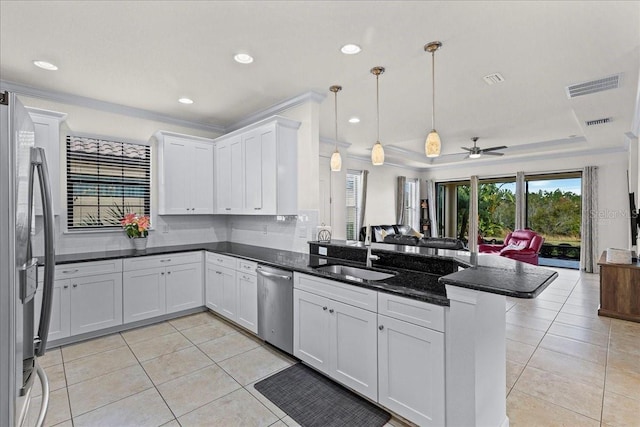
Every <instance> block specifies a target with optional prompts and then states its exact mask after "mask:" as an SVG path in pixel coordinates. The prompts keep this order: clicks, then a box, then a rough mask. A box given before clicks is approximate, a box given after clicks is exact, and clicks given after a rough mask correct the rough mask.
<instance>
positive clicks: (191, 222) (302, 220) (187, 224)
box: [33, 211, 318, 256]
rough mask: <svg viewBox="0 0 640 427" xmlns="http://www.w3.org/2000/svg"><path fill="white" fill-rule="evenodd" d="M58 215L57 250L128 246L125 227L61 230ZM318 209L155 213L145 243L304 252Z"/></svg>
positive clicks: (37, 246) (37, 244)
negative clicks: (289, 212) (255, 213)
mask: <svg viewBox="0 0 640 427" xmlns="http://www.w3.org/2000/svg"><path fill="white" fill-rule="evenodd" d="M60 219H61V217H60V216H56V217H55V223H56V235H55V239H56V253H57V254H71V253H83V252H102V251H111V250H121V249H131V248H133V244H132V243H131V241H130V240H129V239H128V238H127V237H126V236H125V234H124V231H121V230H118V231H110V232H93V233H91V232H66V233H65V232H63V231H62V230H63V226H62V224H61V223H60ZM63 220H64V218H63ZM317 225H318V211H300V212H299V214H298V215H297V216H287V217H276V216H249V215H236V216H222V215H203V216H199V215H184V216H173V215H171V216H156V217H155V219H154V223H153V230H151V231H150V232H149V242H148V245H147V247H149V248H152V247H156V246H167V245H186V244H191V243H208V242H220V241H227V240H228V241H231V242H234V243H242V244H246V245H253V246H261V247H267V248H274V249H283V250H288V251H292V252H301V253H307V252H308V251H309V245H308V241H309V240H315V234H316V227H317ZM43 240H44V236H43V233H42V217H36V234H35V236H34V239H33V243H34V246H33V247H34V255H36V256H39V255H42V252H43V248H44V242H43Z"/></svg>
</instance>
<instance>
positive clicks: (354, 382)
mask: <svg viewBox="0 0 640 427" xmlns="http://www.w3.org/2000/svg"><path fill="white" fill-rule="evenodd" d="M329 317H330V318H331V333H330V335H331V342H330V343H329V344H330V350H331V370H330V372H329V375H331V376H332V377H333V378H334V379H335V380H336V381H339V382H340V383H342V384H344V385H346V386H348V387H351V388H352V389H354V390H355V391H357V392H359V393H361V394H363V395H365V396H367V397H368V398H370V399H373V400H376V399H377V398H378V358H377V351H378V336H377V335H378V334H377V331H378V325H377V323H378V322H377V315H376V313H373V312H371V311H367V310H363V309H361V308H358V307H354V306H351V305H347V304H343V303H340V302H337V301H333V300H329Z"/></svg>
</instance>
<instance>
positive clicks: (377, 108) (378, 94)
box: [376, 74, 380, 142]
mask: <svg viewBox="0 0 640 427" xmlns="http://www.w3.org/2000/svg"><path fill="white" fill-rule="evenodd" d="M379 77H380V74H376V114H377V116H378V117H377V122H378V138H377V139H376V142H380V85H379V84H378V78H379Z"/></svg>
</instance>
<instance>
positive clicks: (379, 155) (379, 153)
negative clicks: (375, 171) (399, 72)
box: [371, 67, 384, 166]
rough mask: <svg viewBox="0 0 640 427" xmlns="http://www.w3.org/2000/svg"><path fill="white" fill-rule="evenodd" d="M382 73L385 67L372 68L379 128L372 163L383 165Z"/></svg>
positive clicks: (372, 153)
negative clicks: (379, 79) (381, 135)
mask: <svg viewBox="0 0 640 427" xmlns="http://www.w3.org/2000/svg"><path fill="white" fill-rule="evenodd" d="M382 73H384V67H373V68H372V69H371V74H373V75H374V76H376V114H377V120H376V123H377V128H378V133H377V135H378V137H377V138H376V143H375V144H374V145H373V148H372V149H371V163H372V164H373V165H374V166H381V165H383V164H384V148H383V147H382V143H380V86H379V84H378V78H379V77H380V74H382Z"/></svg>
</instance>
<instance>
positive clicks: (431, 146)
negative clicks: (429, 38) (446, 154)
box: [424, 42, 442, 157]
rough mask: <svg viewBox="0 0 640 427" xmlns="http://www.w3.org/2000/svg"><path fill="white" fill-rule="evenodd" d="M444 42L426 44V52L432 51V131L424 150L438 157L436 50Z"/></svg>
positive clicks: (428, 155)
mask: <svg viewBox="0 0 640 427" xmlns="http://www.w3.org/2000/svg"><path fill="white" fill-rule="evenodd" d="M441 46H442V43H440V42H431V43H427V44H426V45H425V46H424V50H425V52H429V53H431V89H432V98H431V132H429V135H427V139H426V141H425V142H424V151H425V154H426V155H427V157H438V156H439V155H440V147H441V145H442V144H441V143H440V135H438V132H436V65H435V64H436V57H435V54H436V50H438V49H440V47H441Z"/></svg>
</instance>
